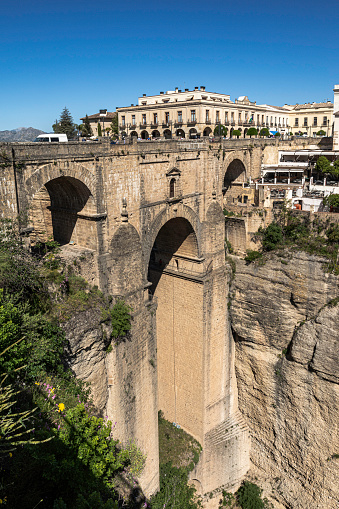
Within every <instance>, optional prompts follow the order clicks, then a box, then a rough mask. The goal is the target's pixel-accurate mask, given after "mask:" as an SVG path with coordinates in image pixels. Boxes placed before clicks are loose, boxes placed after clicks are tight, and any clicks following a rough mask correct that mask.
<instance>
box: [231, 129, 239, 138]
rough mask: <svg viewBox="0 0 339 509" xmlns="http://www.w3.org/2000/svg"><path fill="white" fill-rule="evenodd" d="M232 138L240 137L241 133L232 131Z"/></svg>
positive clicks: (236, 130)
mask: <svg viewBox="0 0 339 509" xmlns="http://www.w3.org/2000/svg"><path fill="white" fill-rule="evenodd" d="M232 136H236V137H237V138H239V136H241V131H239V130H238V129H234V130H233V131H232Z"/></svg>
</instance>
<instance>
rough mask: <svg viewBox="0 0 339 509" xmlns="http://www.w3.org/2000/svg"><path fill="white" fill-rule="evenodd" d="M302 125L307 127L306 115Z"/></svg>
mask: <svg viewBox="0 0 339 509" xmlns="http://www.w3.org/2000/svg"><path fill="white" fill-rule="evenodd" d="M304 127H307V117H304Z"/></svg>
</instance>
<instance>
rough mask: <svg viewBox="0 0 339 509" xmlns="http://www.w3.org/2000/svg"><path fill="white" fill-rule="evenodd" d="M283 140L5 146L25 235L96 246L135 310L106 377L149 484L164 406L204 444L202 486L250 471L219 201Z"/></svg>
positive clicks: (12, 197) (113, 289)
mask: <svg viewBox="0 0 339 509" xmlns="http://www.w3.org/2000/svg"><path fill="white" fill-rule="evenodd" d="M293 143H295V142H293ZM303 143H305V142H304V141H303ZM289 148H293V147H291V142H282V141H278V140H235V141H223V142H222V143H221V144H219V143H213V144H209V143H208V142H203V141H180V142H179V141H162V142H152V143H134V144H131V145H110V144H109V143H106V142H103V143H98V144H94V143H82V144H81V143H75V142H74V143H68V144H66V143H65V144H62V143H61V144H57V143H56V144H48V145H47V144H46V145H45V144H34V143H17V144H2V145H0V154H1V161H0V162H1V167H2V169H1V215H2V217H16V216H17V214H18V213H23V212H27V222H26V224H25V225H24V227H25V228H26V229H24V231H26V232H28V233H29V235H30V237H31V242H35V241H36V240H37V239H39V240H47V239H49V238H51V237H53V238H54V239H55V240H56V241H58V242H59V243H61V244H68V245H69V248H70V249H72V248H73V249H75V250H76V249H78V248H79V247H81V248H85V249H87V250H89V251H90V252H92V254H93V265H92V282H93V283H94V284H97V285H98V286H99V288H100V289H101V290H102V291H103V292H105V293H106V294H110V295H112V296H113V297H114V298H117V297H122V298H123V299H124V300H125V301H126V302H127V303H128V304H130V305H131V306H132V308H133V322H132V334H131V340H130V341H126V342H123V343H121V344H119V345H117V346H116V347H114V349H113V352H112V353H110V354H109V355H108V356H107V362H106V372H105V373H104V374H102V376H104V377H105V384H107V402H106V408H105V411H106V414H107V415H108V416H109V418H111V419H112V420H113V422H115V421H117V425H116V433H117V436H119V437H120V439H121V440H122V441H124V440H127V439H128V438H131V437H132V438H134V439H135V440H136V443H137V444H138V446H139V447H140V448H141V450H142V451H143V452H144V453H147V461H146V466H145V469H144V472H143V474H142V478H141V485H142V488H143V490H144V492H145V493H146V494H147V495H151V494H152V493H154V492H155V491H156V490H157V489H158V486H159V457H158V456H159V455H158V420H157V416H158V410H159V409H161V410H162V411H163V412H164V415H165V417H166V418H167V419H168V420H170V421H173V422H175V423H177V424H179V425H180V426H181V427H182V428H183V429H184V430H186V431H187V432H188V433H190V434H191V435H192V436H193V437H195V438H196V439H197V440H198V441H199V442H200V443H201V445H202V448H203V452H202V455H201V459H200V461H199V463H198V465H197V467H196V468H195V470H194V471H193V473H192V476H191V477H192V479H193V480H195V484H196V487H197V489H198V491H199V492H200V493H206V492H209V491H212V490H214V489H216V488H218V487H221V486H225V487H226V489H232V487H236V486H237V485H238V484H239V482H240V481H241V479H242V478H243V476H244V475H245V474H246V472H247V470H248V468H249V452H250V431H249V430H248V428H247V426H246V424H245V422H244V421H243V419H242V417H241V415H240V413H239V411H238V402H237V382H236V379H235V372H234V345H233V339H232V334H231V330H230V324H229V320H228V309H227V300H228V299H227V295H228V283H229V278H230V275H229V274H230V273H229V268H228V265H227V264H226V260H225V245H224V244H225V221H224V215H223V202H224V199H225V196H224V194H225V189H227V188H228V186H229V185H230V183H232V182H234V181H236V180H237V179H242V181H246V180H247V179H249V178H250V177H251V178H256V177H258V176H259V175H260V168H261V164H262V163H263V162H272V161H273V162H274V161H276V160H277V158H278V150H279V149H289Z"/></svg>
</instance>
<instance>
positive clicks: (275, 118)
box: [274, 117, 277, 125]
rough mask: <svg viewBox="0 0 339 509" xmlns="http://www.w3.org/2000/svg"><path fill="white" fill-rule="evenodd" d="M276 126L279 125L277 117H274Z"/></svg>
mask: <svg viewBox="0 0 339 509" xmlns="http://www.w3.org/2000/svg"><path fill="white" fill-rule="evenodd" d="M274 125H277V117H274Z"/></svg>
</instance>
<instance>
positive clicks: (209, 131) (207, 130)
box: [203, 127, 212, 136]
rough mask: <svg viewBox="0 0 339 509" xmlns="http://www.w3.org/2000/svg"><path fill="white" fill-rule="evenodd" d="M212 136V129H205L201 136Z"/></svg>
mask: <svg viewBox="0 0 339 509" xmlns="http://www.w3.org/2000/svg"><path fill="white" fill-rule="evenodd" d="M211 134H212V129H211V128H210V127H205V129H204V132H203V136H210V135H211Z"/></svg>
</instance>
